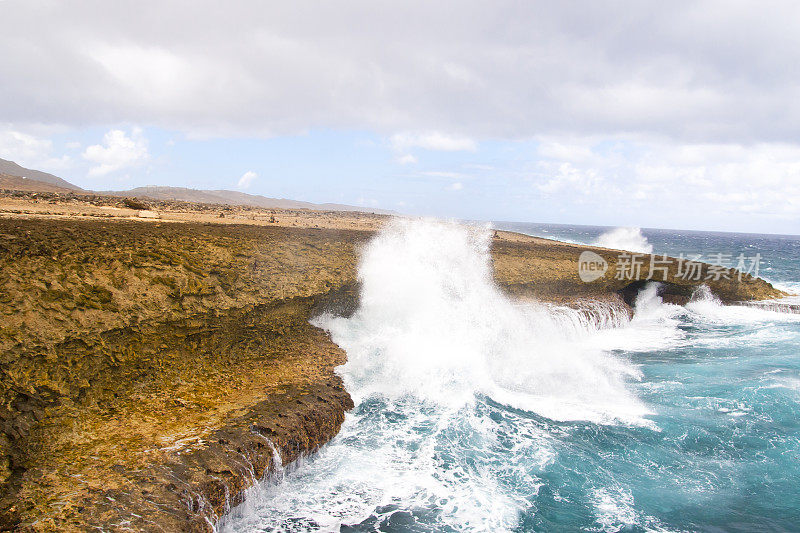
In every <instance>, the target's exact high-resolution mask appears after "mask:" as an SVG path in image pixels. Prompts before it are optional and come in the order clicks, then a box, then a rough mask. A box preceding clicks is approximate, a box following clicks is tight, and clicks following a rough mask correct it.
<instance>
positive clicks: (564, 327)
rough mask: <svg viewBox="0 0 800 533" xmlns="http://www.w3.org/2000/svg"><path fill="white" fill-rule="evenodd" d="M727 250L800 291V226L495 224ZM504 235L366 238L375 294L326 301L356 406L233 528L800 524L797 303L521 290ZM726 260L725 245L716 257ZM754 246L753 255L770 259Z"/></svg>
mask: <svg viewBox="0 0 800 533" xmlns="http://www.w3.org/2000/svg"><path fill="white" fill-rule="evenodd" d="M493 227H495V228H500V229H509V230H514V231H519V232H522V233H528V234H531V235H536V236H542V237H549V238H554V239H559V240H566V241H569V242H575V243H581V244H595V243H597V244H601V245H604V246H609V247H622V248H626V249H630V250H632V251H647V252H649V251H652V252H653V253H657V254H664V253H666V254H669V255H672V256H678V255H680V254H683V255H684V256H686V257H695V256H697V255H698V254H700V256H701V257H700V260H704V261H709V262H718V263H719V264H727V262H728V261H733V263H734V265H733V266H735V263H736V258H737V257H738V256H740V255H741V256H744V257H747V258H748V259H750V258H755V257H758V268H759V272H758V274H759V275H760V276H762V277H765V278H766V279H768V280H769V281H771V282H773V283H774V284H776V285H777V286H778V287H779V288H783V289H785V290H789V291H798V290H800V265H798V261H797V259H798V258H800V237H795V236H776V235H753V234H733V233H716V232H714V233H712V232H689V231H672V230H648V229H645V230H640V229H638V228H621V229H614V228H604V227H588V226H562V225H546V224H517V223H495V224H494V225H493ZM490 240H491V231H490V230H489V229H487V228H477V227H473V228H465V227H463V226H457V225H454V224H449V223H443V222H433V221H405V222H403V221H398V222H396V223H394V224H392V225H390V226H389V227H388V228H387V229H385V230H384V231H383V232H382V233H380V234H379V236H378V237H377V238H376V239H375V240H374V241H373V242H372V243H371V244H370V245H369V247H368V248H367V249H366V250H365V253H364V256H363V259H362V264H361V266H360V270H359V277H360V279H361V281H362V285H363V292H362V298H361V306H360V308H359V309H358V310H357V311H356V313H355V314H354V315H353V316H351V317H349V318H344V317H338V316H334V315H329V314H326V315H322V316H319V317H316V318H314V320H313V323H314V324H315V325H317V326H319V327H322V328H324V329H326V330H328V331H329V332H330V334H331V336H332V338H333V339H334V341H336V342H337V343H338V344H339V345H340V346H342V347H343V348H344V349H345V350H346V351H347V353H348V362H347V363H346V364H345V365H343V366H342V367H340V368H339V369H338V372H339V373H340V374H341V375H342V377H343V379H344V381H345V385H346V387H347V389H348V391H349V392H350V393H351V395H352V396H353V399H354V401H355V404H356V407H355V408H354V409H353V410H352V411H351V412H350V413H348V414H347V417H346V421H345V423H344V425H343V427H342V430H341V432H340V434H339V435H338V436H337V437H335V438H334V439H333V440H332V441H331V442H330V443H329V444H327V445H326V446H324V447H323V448H322V449H321V450H320V451H319V452H318V453H317V454H315V455H314V456H312V457H308V458H305V459H303V460H301V461H298V462H297V463H295V464H293V465H290V466H289V467H288V468H286V469H283V470H281V471H279V472H275V473H273V474H271V475H270V476H269V478H268V479H266V480H264V481H263V482H261V483H260V484H258V485H257V486H255V487H254V488H252V489H250V490H249V492H248V497H247V500H246V501H245V502H244V503H243V504H241V505H240V506H239V507H237V508H236V509H234V510H232V512H231V513H230V514H229V516H227V517H226V518H225V519H224V520H223V521H222V522H221V523H220V524H218V528H219V530H221V531H232V532H245V531H247V532H249V531H346V532H356V531H365V532H366V531H387V532H388V531H396V532H401V531H447V532H449V531H493V532H494V531H631V532H634V531H713V532H718V531H747V532H752V531H797V530H798V529H800V315H798V314H790V313H781V312H775V311H770V310H765V309H758V308H749V307H740V306H724V305H721V304H720V303H719V302H718V301H716V300H715V299H714V298H713V297H711V296H710V295H708V294H707V293H703V292H702V291H701V292H699V293H698V294H697V296H696V297H695V298H693V300H692V301H691V302H690V303H688V304H687V305H686V306H676V305H672V304H668V303H664V302H663V301H661V299H660V298H659V296H658V295H657V291H656V287H655V286H654V285H649V286H647V287H645V288H644V289H642V292H641V293H640V294H639V296H638V298H637V300H636V306H635V312H634V315H633V317H632V318H629V317H628V316H627V315H626V314H624V313H621V312H620V311H619V310H618V309H615V308H613V307H609V306H604V305H601V304H597V306H596V308H595V309H594V310H593V311H594V312H593V313H592V314H591V316H589V317H587V316H586V314H584V313H579V312H576V311H574V310H572V309H569V308H566V307H559V306H555V305H550V304H545V303H519V302H515V301H513V300H510V299H509V298H507V297H506V296H505V295H504V294H503V293H502V292H501V291H500V290H499V289H498V288H497V287H496V286H495V285H494V284H493V282H492V280H491V262H490V261H491V259H490V256H489V253H488V248H489V243H490ZM715 260H716V261H715ZM751 263H752V261H751Z"/></svg>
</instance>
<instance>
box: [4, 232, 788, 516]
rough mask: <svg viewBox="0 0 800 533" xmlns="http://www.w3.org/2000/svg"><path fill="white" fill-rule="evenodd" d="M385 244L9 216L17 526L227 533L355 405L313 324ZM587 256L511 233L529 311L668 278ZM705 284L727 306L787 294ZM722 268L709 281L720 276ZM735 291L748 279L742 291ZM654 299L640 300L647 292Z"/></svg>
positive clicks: (498, 252)
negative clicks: (260, 487) (219, 528)
mask: <svg viewBox="0 0 800 533" xmlns="http://www.w3.org/2000/svg"><path fill="white" fill-rule="evenodd" d="M371 234H372V233H371V232H370V231H357V230H335V229H302V228H287V227H269V226H266V227H265V226H258V225H244V224H235V225H232V224H228V225H221V224H207V223H187V222H180V223H178V222H174V223H173V222H144V221H121V220H102V221H97V220H95V221H90V220H72V219H70V220H49V219H45V218H27V219H26V218H5V219H0V273H1V274H0V317H2V323H1V324H0V359H2V376H1V378H0V400H2V403H0V424H2V427H0V526H2V527H3V528H4V529H19V530H30V531H53V530H59V531H64V530H67V531H68V530H88V529H93V528H100V529H106V530H119V531H122V530H152V531H179V530H185V531H208V530H210V529H211V525H212V524H213V523H214V521H215V520H216V519H217V518H218V517H219V516H221V515H222V514H223V513H225V512H226V511H227V510H228V509H229V508H230V506H232V505H234V504H236V503H238V502H239V501H240V499H241V497H242V491H243V489H245V488H246V487H248V486H250V485H251V484H253V483H254V482H256V481H257V480H258V479H261V478H262V477H263V476H264V475H265V474H267V473H269V472H270V471H271V470H273V469H275V468H279V467H281V466H283V465H285V464H287V463H288V462H290V461H293V460H294V459H296V458H298V457H299V456H301V455H303V454H307V453H311V452H313V451H314V450H316V449H317V448H318V447H319V446H320V445H322V444H324V443H325V442H327V441H328V440H329V439H330V438H332V437H333V436H334V435H335V434H336V433H337V431H338V429H339V427H340V425H341V424H342V422H343V420H344V412H345V411H346V410H347V409H349V408H350V407H351V406H352V402H351V400H350V397H349V396H348V394H347V392H346V391H345V390H344V389H343V387H342V383H341V380H340V379H339V377H338V376H337V375H336V374H335V373H334V371H333V369H334V368H335V367H336V366H337V365H340V364H342V363H343V362H344V360H345V354H344V353H343V352H342V351H341V350H340V349H339V348H338V347H337V346H336V345H335V344H333V343H332V342H331V341H330V339H329V338H328V336H327V335H326V334H325V333H324V332H323V331H321V330H319V329H317V328H315V327H313V326H311V325H310V324H309V323H308V319H309V317H311V316H312V315H313V314H314V313H316V312H319V311H320V310H322V309H332V310H335V311H338V312H340V313H347V312H348V311H350V310H352V309H353V308H354V307H355V305H356V304H357V286H356V267H357V262H358V250H359V247H360V246H362V245H363V244H364V243H365V242H366V241H367V240H368V239H369V238H370V236H371ZM583 250H584V248H581V247H576V246H570V245H564V244H561V243H556V242H553V241H546V240H543V239H533V238H527V237H522V236H518V235H514V234H506V233H500V234H498V235H497V236H496V238H495V239H494V242H493V257H494V264H495V277H496V279H497V281H498V282H499V283H500V284H501V286H503V287H504V288H505V289H506V290H507V291H508V292H509V293H512V294H515V295H518V296H520V297H535V298H541V299H548V300H559V301H570V300H575V299H580V298H586V297H590V298H611V299H615V300H617V301H619V302H622V301H625V300H627V301H628V302H630V301H631V295H632V294H635V291H636V289H637V287H638V286H639V285H640V284H641V283H642V281H643V280H645V279H646V278H647V277H650V272H649V271H648V270H647V269H643V270H642V271H641V272H639V273H638V274H637V276H635V278H632V279H625V278H621V279H617V278H616V276H615V271H616V268H615V267H616V261H617V260H618V254H617V253H616V252H614V251H610V250H602V249H596V250H595V252H596V253H598V254H599V255H600V256H602V257H603V258H604V259H605V260H606V261H607V262H608V265H609V268H608V270H607V272H606V273H605V275H604V276H602V277H601V278H600V279H598V280H596V281H594V282H592V283H584V282H582V281H581V280H580V278H579V277H578V270H577V260H578V257H579V254H580V253H581V251H583ZM679 268H680V265H678V264H677V262H671V263H670V264H669V265H668V267H667V273H666V274H664V273H663V272H659V277H660V276H662V275H665V276H666V283H665V284H664V287H665V294H666V295H667V296H668V297H672V298H676V299H681V298H686V297H688V295H689V294H690V293H691V291H692V290H694V288H695V287H696V286H697V285H699V284H700V283H702V282H706V283H708V285H709V286H711V288H712V290H714V291H715V292H716V293H717V294H718V295H719V296H720V297H722V298H723V299H725V300H727V301H735V300H748V299H762V298H769V297H775V296H779V295H780V294H781V293H780V292H779V291H776V290H775V289H773V288H772V287H771V286H769V284H767V283H766V282H764V281H762V280H758V279H754V278H750V277H745V278H744V280H743V281H742V282H739V281H738V280H727V279H722V280H713V279H709V280H706V279H705V277H706V275H707V274H708V272H707V271H705V272H703V273H701V274H703V279H702V280H684V279H682V278H680V277H679V276H678V273H679V272H678V269H679ZM706 268H708V267H706ZM734 278H735V277H734ZM637 284H639V285H637Z"/></svg>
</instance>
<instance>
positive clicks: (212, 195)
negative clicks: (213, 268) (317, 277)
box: [98, 186, 391, 214]
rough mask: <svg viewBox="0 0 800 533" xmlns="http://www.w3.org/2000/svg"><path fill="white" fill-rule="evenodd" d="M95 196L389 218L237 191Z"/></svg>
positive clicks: (142, 190)
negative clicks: (318, 211)
mask: <svg viewBox="0 0 800 533" xmlns="http://www.w3.org/2000/svg"><path fill="white" fill-rule="evenodd" d="M98 194H107V195H111V196H134V197H136V198H149V199H152V200H178V201H182V202H195V203H202V204H223V205H248V206H252V207H261V208H265V209H315V210H323V211H362V212H367V213H381V214H391V212H390V211H386V210H382V209H371V208H368V207H358V206H354V205H345V204H331V203H326V204H312V203H311V202H300V201H298V200H287V199H285V198H269V197H267V196H261V195H256V194H247V193H243V192H238V191H227V190H215V191H206V190H198V189H187V188H185V187H158V186H148V187H137V188H135V189H131V190H128V191H98Z"/></svg>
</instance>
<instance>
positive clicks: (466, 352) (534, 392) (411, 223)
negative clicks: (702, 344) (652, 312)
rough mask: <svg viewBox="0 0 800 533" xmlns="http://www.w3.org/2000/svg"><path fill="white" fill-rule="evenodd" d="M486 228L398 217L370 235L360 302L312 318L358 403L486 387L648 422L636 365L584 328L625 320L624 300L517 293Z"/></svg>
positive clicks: (450, 396)
mask: <svg viewBox="0 0 800 533" xmlns="http://www.w3.org/2000/svg"><path fill="white" fill-rule="evenodd" d="M489 235H490V234H489V233H488V232H487V231H485V230H480V229H475V228H466V227H464V226H460V225H457V224H452V223H444V222H435V221H424V220H396V221H393V222H392V223H391V224H390V225H388V226H387V227H386V228H385V229H384V230H383V231H382V232H381V233H380V235H379V236H378V237H377V238H376V239H374V240H373V241H372V242H371V243H370V244H369V245H368V247H367V248H366V250H365V251H364V254H363V257H362V262H361V267H360V272H359V277H360V281H361V282H362V295H361V307H360V308H359V310H358V311H357V312H356V313H355V315H354V316H352V317H350V318H341V317H333V316H330V315H325V316H322V317H319V318H318V319H316V321H315V325H317V326H320V327H323V328H325V329H327V330H328V331H330V333H331V335H332V338H333V340H334V341H335V342H336V343H337V344H339V345H340V346H342V347H343V348H344V349H345V350H346V351H347V353H348V361H347V364H345V365H344V366H343V367H342V368H341V374H342V376H343V378H344V380H345V384H346V386H347V388H348V391H350V393H351V394H352V395H353V396H354V399H355V400H356V402H358V401H360V400H363V399H364V398H367V397H370V396H372V395H376V394H377V395H382V396H384V397H388V398H400V397H402V396H403V395H406V394H413V395H416V396H418V397H419V398H423V399H425V400H426V401H431V402H434V403H436V404H440V405H446V406H450V407H458V406H461V405H464V404H468V403H471V402H472V401H474V399H475V396H476V394H478V395H480V394H483V395H486V396H488V397H490V398H492V399H493V400H495V401H498V402H500V403H503V404H506V405H510V406H513V407H516V408H520V409H524V410H526V411H532V412H536V413H538V414H540V415H543V416H546V417H548V418H551V419H555V420H576V419H582V420H591V421H594V422H601V423H612V422H615V421H617V422H625V423H636V422H637V421H641V419H642V417H643V416H644V415H646V414H647V413H648V409H647V408H646V407H645V406H644V405H643V404H642V403H641V402H639V401H638V400H637V399H636V398H635V397H634V396H633V394H631V393H630V392H629V391H628V388H627V387H626V381H627V380H630V379H636V378H638V370H637V369H636V367H635V366H633V365H632V364H630V363H629V362H627V361H624V360H622V359H620V358H617V357H615V356H613V355H611V354H609V353H608V352H607V351H604V350H602V349H598V348H596V347H594V346H592V343H591V340H590V339H587V338H586V337H588V336H591V335H592V334H593V333H597V332H599V331H602V330H604V329H608V328H611V327H620V326H623V325H626V324H627V323H628V322H629V319H628V316H627V313H626V312H625V310H624V309H622V308H621V307H619V308H615V307H614V306H611V305H609V304H601V303H594V304H586V305H587V307H586V308H583V309H573V308H568V307H557V306H550V305H545V304H537V303H529V304H520V303H515V302H513V301H511V300H510V299H509V298H508V297H506V296H505V295H504V294H503V293H502V292H501V291H500V290H499V289H498V288H497V287H496V286H495V284H494V282H493V280H492V272H491V262H490V254H489V243H490V238H489ZM589 307H592V308H591V309H589ZM579 341H583V342H579Z"/></svg>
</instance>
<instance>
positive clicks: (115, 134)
mask: <svg viewBox="0 0 800 533" xmlns="http://www.w3.org/2000/svg"><path fill="white" fill-rule="evenodd" d="M149 157H150V155H149V153H148V151H147V139H145V137H144V134H143V132H142V130H141V129H140V128H133V130H131V134H130V136H129V135H128V134H127V133H125V132H124V131H122V130H110V131H109V132H108V133H106V134H105V135H104V136H103V144H94V145H92V146H88V147H87V148H86V150H84V152H83V158H84V159H86V160H87V161H89V162H91V163H93V166H92V167H91V168H90V169H89V176H92V177H98V176H105V175H107V174H110V173H112V172H116V171H119V170H122V169H126V168H131V167H135V166H137V165H141V164H142V163H144V162H145V161H147V160H148V158H149Z"/></svg>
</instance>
